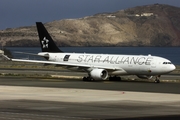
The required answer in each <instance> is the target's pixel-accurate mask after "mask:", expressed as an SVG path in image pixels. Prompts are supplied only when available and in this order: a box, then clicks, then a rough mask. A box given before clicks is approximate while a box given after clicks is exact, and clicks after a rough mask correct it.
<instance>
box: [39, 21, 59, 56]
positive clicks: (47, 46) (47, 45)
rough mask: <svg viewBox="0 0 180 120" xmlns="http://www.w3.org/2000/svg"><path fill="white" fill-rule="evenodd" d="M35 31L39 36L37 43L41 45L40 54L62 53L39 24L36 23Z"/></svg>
mask: <svg viewBox="0 0 180 120" xmlns="http://www.w3.org/2000/svg"><path fill="white" fill-rule="evenodd" d="M36 26H37V31H38V35H39V41H40V44H41V49H42V52H53V53H57V52H62V51H61V50H60V49H59V48H58V47H57V46H56V44H55V43H54V41H53V39H52V38H51V36H50V35H49V33H48V31H47V30H46V28H45V27H44V25H43V24H42V23H41V22H36Z"/></svg>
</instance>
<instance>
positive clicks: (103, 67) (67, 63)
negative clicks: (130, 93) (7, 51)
mask: <svg viewBox="0 0 180 120" xmlns="http://www.w3.org/2000/svg"><path fill="white" fill-rule="evenodd" d="M3 57H4V58H6V59H7V60H10V61H16V62H30V63H40V64H51V65H58V66H67V67H78V68H80V69H89V68H92V69H94V68H101V69H106V70H107V71H108V72H109V73H112V72H115V71H118V72H122V73H126V72H125V71H124V70H123V69H122V68H120V67H111V66H98V65H91V64H80V63H70V62H54V61H41V60H24V59H11V58H8V57H7V56H5V55H3Z"/></svg>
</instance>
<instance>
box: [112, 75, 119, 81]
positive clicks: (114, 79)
mask: <svg viewBox="0 0 180 120" xmlns="http://www.w3.org/2000/svg"><path fill="white" fill-rule="evenodd" d="M109 81H121V77H117V76H114V77H111V76H110V77H109Z"/></svg>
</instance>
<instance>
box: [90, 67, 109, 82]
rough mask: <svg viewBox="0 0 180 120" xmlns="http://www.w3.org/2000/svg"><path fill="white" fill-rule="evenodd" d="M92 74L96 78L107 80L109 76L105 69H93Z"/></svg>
mask: <svg viewBox="0 0 180 120" xmlns="http://www.w3.org/2000/svg"><path fill="white" fill-rule="evenodd" d="M90 76H91V78H93V79H94V80H105V79H107V77H108V72H107V71H106V70H104V69H93V70H92V71H91V72H90Z"/></svg>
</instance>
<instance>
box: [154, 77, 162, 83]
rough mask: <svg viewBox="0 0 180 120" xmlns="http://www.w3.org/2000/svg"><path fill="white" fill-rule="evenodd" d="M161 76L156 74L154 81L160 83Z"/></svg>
mask: <svg viewBox="0 0 180 120" xmlns="http://www.w3.org/2000/svg"><path fill="white" fill-rule="evenodd" d="M160 77H161V75H158V76H156V78H155V80H154V82H155V83H160Z"/></svg>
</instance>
